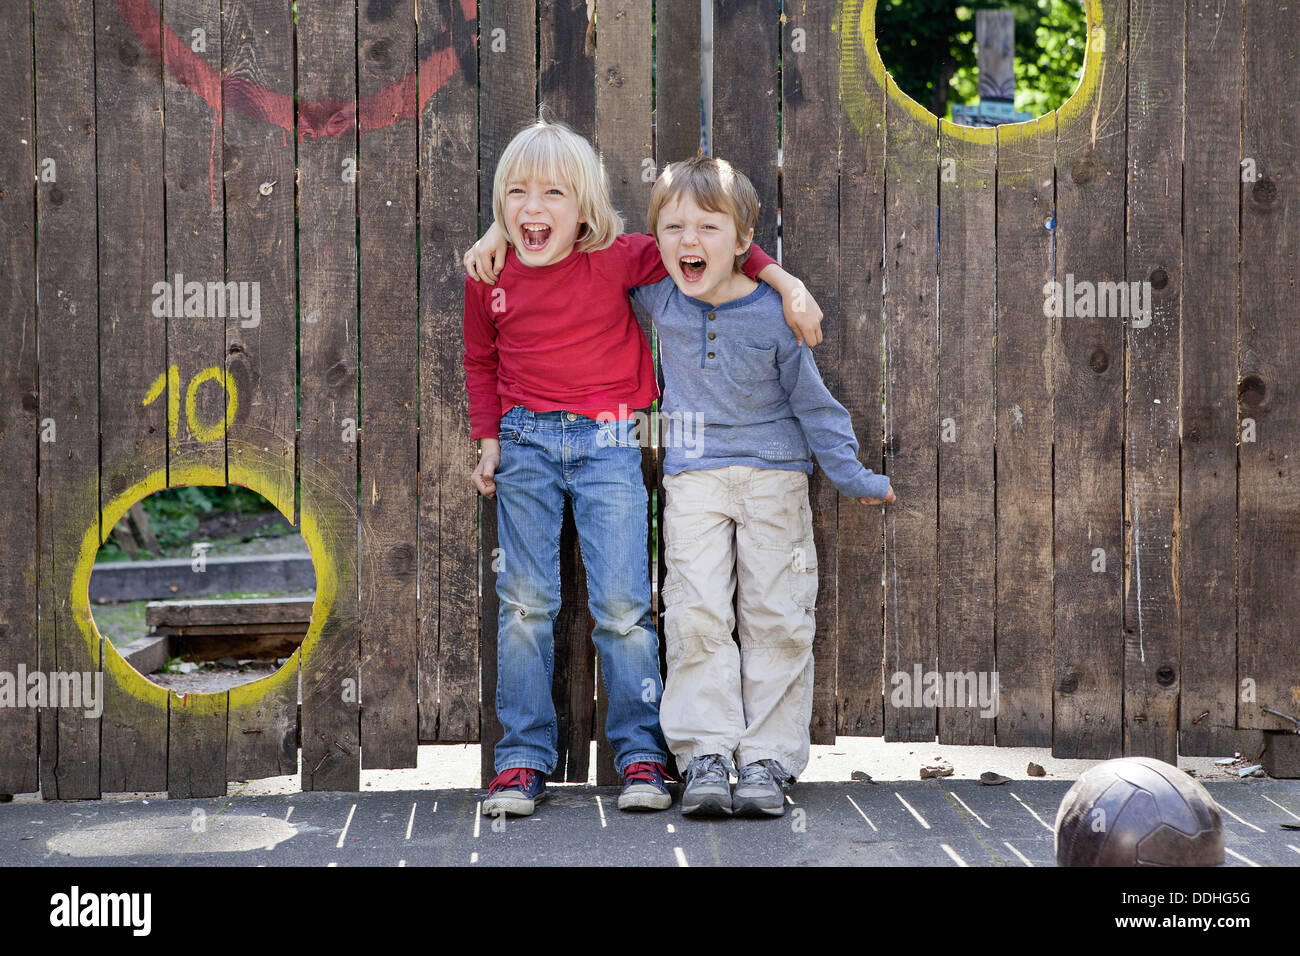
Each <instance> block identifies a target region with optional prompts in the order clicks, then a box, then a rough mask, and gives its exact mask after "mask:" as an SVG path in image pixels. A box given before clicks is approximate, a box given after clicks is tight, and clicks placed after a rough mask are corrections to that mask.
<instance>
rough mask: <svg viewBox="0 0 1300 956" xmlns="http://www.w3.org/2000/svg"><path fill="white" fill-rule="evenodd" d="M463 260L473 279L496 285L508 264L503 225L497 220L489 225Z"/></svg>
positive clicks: (467, 271)
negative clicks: (497, 222) (498, 277)
mask: <svg viewBox="0 0 1300 956" xmlns="http://www.w3.org/2000/svg"><path fill="white" fill-rule="evenodd" d="M463 262H464V264H465V272H466V273H468V274H469V276H470V278H471V279H477V280H478V281H479V282H486V283H487V284H488V285H496V282H497V276H499V275H500V274H501V270H502V269H504V268H505V265H506V234H505V232H504V231H503V230H502V229H501V227H500V226H498V225H497V224H496V223H495V222H494V223H492V225H490V226H488V231H487V232H485V233H483V235H482V236H481V237H480V238H479V241H478V242H476V243H474V245H473V246H471V247H470V249H469V251H468V252H466V253H465V258H464V260H463Z"/></svg>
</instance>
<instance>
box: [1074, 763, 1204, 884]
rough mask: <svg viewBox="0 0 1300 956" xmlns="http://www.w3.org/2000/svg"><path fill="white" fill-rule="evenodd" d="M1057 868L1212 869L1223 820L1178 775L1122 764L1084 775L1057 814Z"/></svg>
mask: <svg viewBox="0 0 1300 956" xmlns="http://www.w3.org/2000/svg"><path fill="white" fill-rule="evenodd" d="M1056 862H1057V863H1058V864H1059V865H1060V866H1217V865H1219V864H1222V863H1223V820H1222V818H1221V817H1220V816H1219V808H1218V805H1217V804H1215V802H1214V798H1213V797H1211V796H1210V793H1209V791H1208V790H1206V789H1205V787H1203V786H1201V784H1200V783H1198V782H1197V781H1195V780H1193V779H1192V778H1191V777H1189V776H1187V774H1185V773H1183V771H1181V770H1179V769H1178V768H1177V767H1173V766H1170V765H1169V764H1167V763H1165V762H1164V761H1161V760H1154V759H1152V758H1150V757H1121V758H1119V759H1117V760H1107V761H1106V762H1105V763H1101V764H1098V765H1097V766H1095V767H1093V768H1091V769H1090V770H1088V771H1086V772H1085V773H1084V774H1083V775H1082V776H1081V777H1079V779H1078V780H1076V781H1075V784H1074V786H1073V787H1071V788H1070V790H1069V792H1068V793H1066V795H1065V799H1063V800H1062V801H1061V808H1060V809H1059V810H1058V811H1057V812H1056Z"/></svg>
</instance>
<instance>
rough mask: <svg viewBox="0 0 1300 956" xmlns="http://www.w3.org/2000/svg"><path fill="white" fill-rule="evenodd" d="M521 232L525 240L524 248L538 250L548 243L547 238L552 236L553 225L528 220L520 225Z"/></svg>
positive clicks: (532, 250)
mask: <svg viewBox="0 0 1300 956" xmlns="http://www.w3.org/2000/svg"><path fill="white" fill-rule="evenodd" d="M519 233H520V235H521V237H522V238H523V240H524V248H525V249H527V250H529V251H530V252H536V251H537V250H538V249H541V248H542V247H543V246H545V245H546V240H548V239H550V238H551V227H550V226H543V225H542V224H541V223H530V222H526V223H524V224H523V225H522V226H520V227H519Z"/></svg>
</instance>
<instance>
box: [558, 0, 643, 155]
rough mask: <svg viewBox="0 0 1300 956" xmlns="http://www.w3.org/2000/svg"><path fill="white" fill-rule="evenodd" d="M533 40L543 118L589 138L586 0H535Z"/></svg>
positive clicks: (591, 82)
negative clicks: (535, 14) (566, 126)
mask: <svg viewBox="0 0 1300 956" xmlns="http://www.w3.org/2000/svg"><path fill="white" fill-rule="evenodd" d="M649 12H650V11H649V10H648V9H647V10H646V15H647V19H648V17H649ZM537 40H538V53H539V56H540V57H541V60H540V63H539V64H538V74H537V102H538V105H539V106H543V107H546V108H548V109H549V110H550V116H549V117H548V118H551V119H556V120H559V121H560V122H561V123H566V124H567V125H569V126H570V127H572V128H573V130H574V132H576V133H578V135H580V136H586V137H587V138H588V139H591V138H592V137H593V136H594V135H595V132H596V83H595V76H596V26H595V24H594V23H592V22H591V17H590V10H589V8H588V2H587V0H539V2H538V4H537ZM605 161H606V164H608V162H609V157H608V156H607V157H605Z"/></svg>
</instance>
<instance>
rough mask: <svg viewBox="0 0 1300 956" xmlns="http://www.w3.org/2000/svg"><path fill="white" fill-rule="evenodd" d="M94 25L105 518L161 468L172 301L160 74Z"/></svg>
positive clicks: (152, 60) (98, 11)
mask: <svg viewBox="0 0 1300 956" xmlns="http://www.w3.org/2000/svg"><path fill="white" fill-rule="evenodd" d="M95 22H96V30H95V61H96V67H95V111H96V117H97V120H98V122H97V130H98V140H97V142H96V167H97V174H98V177H99V189H98V200H99V221H100V222H101V223H102V224H103V229H104V242H103V243H101V245H100V249H99V366H100V374H101V378H100V391H99V413H100V417H101V425H100V473H101V485H102V487H101V489H100V507H101V508H104V507H107V505H108V503H109V502H110V501H112V500H113V499H114V498H117V497H118V496H119V495H121V494H122V493H124V492H125V491H126V490H127V489H128V488H130V487H131V486H132V485H135V484H138V483H139V482H141V481H143V480H144V479H145V478H146V477H148V476H149V475H150V474H151V473H153V472H155V471H158V472H165V469H166V467H167V424H168V422H167V404H166V403H165V402H163V401H157V400H155V401H153V402H150V403H148V404H144V403H143V402H142V399H143V398H144V397H145V396H146V395H147V394H148V392H149V387H150V385H151V384H152V383H153V382H154V381H155V380H156V379H158V378H159V377H160V376H162V375H163V374H164V372H165V370H166V365H167V341H166V336H167V316H166V312H167V311H169V310H168V309H167V308H166V306H167V305H168V304H169V303H170V302H171V300H172V298H173V297H172V296H170V295H167V296H162V297H160V296H158V295H157V294H156V290H155V288H154V285H155V283H162V282H165V275H166V264H165V262H164V260H163V256H164V252H165V247H164V238H163V213H164V210H163V191H164V190H163V186H164V177H163V132H162V118H163V117H162V107H163V82H162V64H161V63H159V61H158V59H157V58H156V57H154V56H152V55H151V54H150V52H149V51H148V50H146V49H143V48H142V47H141V45H140V43H139V41H138V40H137V39H136V38H135V36H134V35H133V34H132V32H131V29H130V26H129V25H128V24H127V23H125V22H123V20H122V18H121V16H120V15H119V14H118V5H117V4H115V3H113V2H112V0H95ZM160 298H161V302H160V301H159V299H160ZM160 397H161V396H160ZM109 530H111V528H106V529H105V531H106V532H107V531H109ZM160 742H161V741H160Z"/></svg>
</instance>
